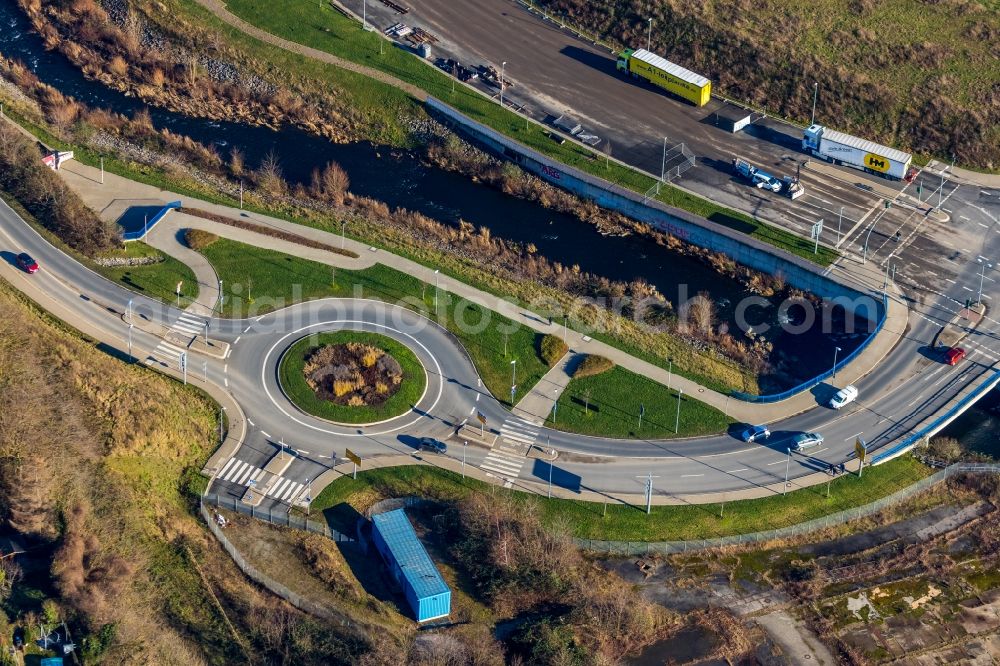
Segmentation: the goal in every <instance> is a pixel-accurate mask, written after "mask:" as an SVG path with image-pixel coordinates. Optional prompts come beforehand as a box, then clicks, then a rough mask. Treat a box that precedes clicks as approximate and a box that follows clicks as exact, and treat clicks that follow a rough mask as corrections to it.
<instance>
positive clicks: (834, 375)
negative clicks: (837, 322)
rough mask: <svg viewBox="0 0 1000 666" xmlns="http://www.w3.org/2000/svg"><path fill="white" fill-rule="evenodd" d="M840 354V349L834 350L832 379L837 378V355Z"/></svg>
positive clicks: (835, 348)
mask: <svg viewBox="0 0 1000 666" xmlns="http://www.w3.org/2000/svg"><path fill="white" fill-rule="evenodd" d="M839 353H840V347H834V348H833V377H831V379H836V378H837V354H839Z"/></svg>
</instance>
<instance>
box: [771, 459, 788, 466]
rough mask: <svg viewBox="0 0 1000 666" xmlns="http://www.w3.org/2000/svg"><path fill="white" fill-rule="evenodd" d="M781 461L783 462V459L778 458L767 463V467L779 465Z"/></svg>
mask: <svg viewBox="0 0 1000 666" xmlns="http://www.w3.org/2000/svg"><path fill="white" fill-rule="evenodd" d="M783 462H785V461H784V460H778V461H776V462H773V463H767V466H768V467H771V466H773V465H780V464H781V463H783Z"/></svg>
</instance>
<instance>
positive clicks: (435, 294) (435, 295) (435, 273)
mask: <svg viewBox="0 0 1000 666" xmlns="http://www.w3.org/2000/svg"><path fill="white" fill-rule="evenodd" d="M440 272H441V269H440V268H435V269H434V311H435V312H437V308H438V274H439V273H440Z"/></svg>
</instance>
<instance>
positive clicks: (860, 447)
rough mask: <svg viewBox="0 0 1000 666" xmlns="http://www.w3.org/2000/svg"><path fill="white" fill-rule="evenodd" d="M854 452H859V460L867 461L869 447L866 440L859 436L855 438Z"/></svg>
mask: <svg viewBox="0 0 1000 666" xmlns="http://www.w3.org/2000/svg"><path fill="white" fill-rule="evenodd" d="M854 452H855V453H857V454H858V460H860V461H861V462H867V460H868V449H867V447H866V445H865V440H863V439H861V438H860V437H858V438H857V439H856V440H854Z"/></svg>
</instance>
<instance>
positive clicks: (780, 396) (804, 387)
mask: <svg viewBox="0 0 1000 666" xmlns="http://www.w3.org/2000/svg"><path fill="white" fill-rule="evenodd" d="M888 310H889V299H888V297H887V296H885V295H884V294H883V295H882V311H881V312H880V313H879V314H880V315H881V316H880V317H879V319H878V322H876V324H875V330H874V331H873V332H872V333H871V335H869V336H868V337H867V338H865V339H864V341H863V342H862V343H861V344H860V345H859V346H858V348H857V349H855V350H854V351H852V352H851V353H850V354H847V355H846V356H844V358H842V359H840V360H839V361H837V365H835V366H833V367H832V368H830V369H829V370H827V371H826V372H824V373H823V374H821V375H817V376H815V377H813V378H812V379H810V380H808V381H805V382H803V383H801V384H799V385H798V386H796V387H795V388H790V389H788V390H787V391H783V392H781V393H772V394H771V395H753V394H752V393H742V392H739V391H737V392H734V393H733V394H732V396H733V397H734V398H737V399H739V400H743V401H745V402H780V401H781V400H785V399H786V398H791V397H792V396H793V395H796V394H798V393H801V392H802V391H808V390H809V389H811V388H812V387H814V386H816V385H817V384H819V383H820V382H822V381H823V380H824V379H826V378H828V377H832V376H833V375H834V374H836V373H837V372H839V371H840V370H842V369H843V368H844V367H846V366H847V365H848V364H849V363H851V362H852V361H853V360H854V359H856V358H857V357H858V356H859V355H860V354H861V352H863V351H864V350H865V349H866V348H867V347H868V345H869V344H871V342H872V340H874V339H875V338H876V337H878V334H879V333H880V332H881V331H882V327H883V326H885V320H886V316H887V314H888Z"/></svg>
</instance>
